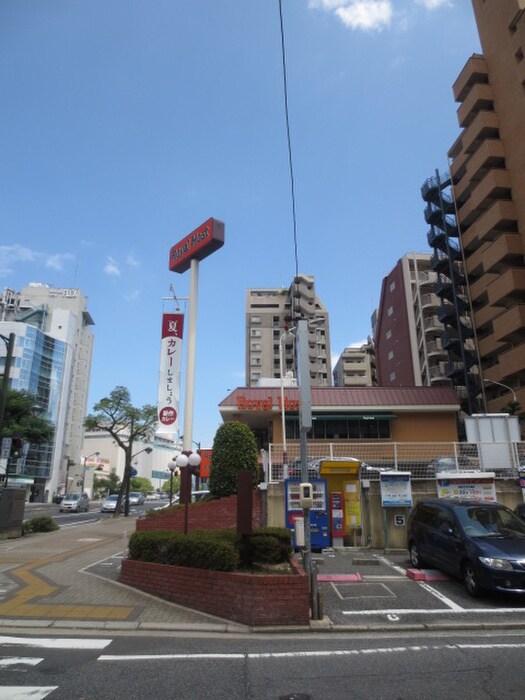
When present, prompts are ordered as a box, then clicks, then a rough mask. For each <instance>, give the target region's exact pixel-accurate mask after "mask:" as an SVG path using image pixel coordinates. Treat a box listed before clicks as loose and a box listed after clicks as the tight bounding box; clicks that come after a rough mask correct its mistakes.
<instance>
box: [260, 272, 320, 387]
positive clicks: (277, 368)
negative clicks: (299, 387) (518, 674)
mask: <svg viewBox="0 0 525 700" xmlns="http://www.w3.org/2000/svg"><path fill="white" fill-rule="evenodd" d="M299 319H306V320H307V321H312V323H311V324H309V326H308V358H309V367H310V381H311V384H312V386H331V385H332V368H331V361H330V331H329V319H328V312H327V310H326V308H325V307H324V305H323V304H322V302H321V300H320V299H319V297H318V296H317V294H316V292H315V284H314V278H313V276H312V275H297V276H296V277H295V278H294V279H293V281H292V283H291V285H290V287H288V288H286V287H284V288H281V289H248V290H247V292H246V386H251V387H254V386H257V385H258V384H259V383H260V382H261V381H262V380H265V379H266V380H267V379H279V380H280V378H281V369H282V372H283V376H286V375H288V376H293V377H297V366H296V364H297V363H296V353H295V335H294V327H295V325H296V323H297V321H298V320H299ZM314 319H315V322H314ZM287 331H289V332H287ZM281 353H282V356H281ZM281 357H282V365H283V366H282V368H281Z"/></svg>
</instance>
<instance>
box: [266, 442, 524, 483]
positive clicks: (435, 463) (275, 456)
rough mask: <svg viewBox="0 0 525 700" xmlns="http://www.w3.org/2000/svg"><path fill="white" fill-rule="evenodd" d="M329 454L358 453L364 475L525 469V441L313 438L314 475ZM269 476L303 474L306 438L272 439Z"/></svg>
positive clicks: (509, 474)
mask: <svg viewBox="0 0 525 700" xmlns="http://www.w3.org/2000/svg"><path fill="white" fill-rule="evenodd" d="M323 459H328V460H344V459H357V460H359V461H360V462H361V467H360V476H361V477H364V478H367V479H372V480H374V479H379V474H380V472H381V471H384V470H396V471H407V472H410V473H411V475H412V478H413V479H429V478H435V476H436V474H438V473H440V472H468V471H491V472H495V475H496V478H500V479H503V478H506V479H508V478H518V477H519V470H520V466H521V468H522V469H525V442H496V443H471V442H388V443H387V442H384V443H371V442H330V443H327V442H316V441H309V442H308V467H309V476H310V477H314V476H319V466H320V465H319V463H320V461H321V460H323ZM263 466H264V469H265V474H266V478H267V480H268V481H269V482H278V481H282V480H283V479H285V478H288V477H290V478H293V477H300V476H301V464H300V444H299V442H298V441H291V442H289V443H288V444H287V445H286V455H284V453H283V445H282V444H281V445H279V444H271V445H270V447H269V450H268V452H263Z"/></svg>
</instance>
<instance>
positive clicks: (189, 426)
mask: <svg viewBox="0 0 525 700" xmlns="http://www.w3.org/2000/svg"><path fill="white" fill-rule="evenodd" d="M198 291H199V261H198V260H197V259H196V258H193V259H192V260H191V264H190V295H189V297H190V298H189V307H188V350H187V353H188V354H187V358H186V385H185V387H186V388H185V391H184V433H183V438H182V448H183V450H184V451H186V452H191V443H192V436H193V406H194V394H195V354H196V347H197V294H198Z"/></svg>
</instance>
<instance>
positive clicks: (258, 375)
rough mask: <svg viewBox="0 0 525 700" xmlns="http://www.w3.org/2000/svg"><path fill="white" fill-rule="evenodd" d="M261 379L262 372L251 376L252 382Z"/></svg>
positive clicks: (253, 373)
mask: <svg viewBox="0 0 525 700" xmlns="http://www.w3.org/2000/svg"><path fill="white" fill-rule="evenodd" d="M260 378H261V373H260V372H252V373H251V374H250V379H251V381H252V382H256V381H257V380H258V379H260Z"/></svg>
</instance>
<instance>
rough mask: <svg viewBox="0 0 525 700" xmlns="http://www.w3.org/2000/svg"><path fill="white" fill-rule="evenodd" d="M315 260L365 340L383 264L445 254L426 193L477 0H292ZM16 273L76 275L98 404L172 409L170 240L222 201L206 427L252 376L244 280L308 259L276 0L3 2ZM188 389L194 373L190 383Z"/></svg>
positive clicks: (280, 274)
mask: <svg viewBox="0 0 525 700" xmlns="http://www.w3.org/2000/svg"><path fill="white" fill-rule="evenodd" d="M282 9H283V21H284V31H285V45H286V60H287V77H288V104H289V116H290V131H291V145H292V156H293V164H294V177H295V194H296V212H297V236H298V263H299V265H298V266H299V272H302V273H306V274H313V275H314V277H315V284H316V290H317V293H318V295H319V297H320V298H321V299H322V301H323V303H324V304H325V305H326V307H327V309H328V311H329V313H330V331H331V345H332V354H333V355H334V357H335V358H337V356H338V355H339V354H340V353H341V351H342V350H343V348H344V347H345V346H347V345H350V344H354V343H359V342H361V341H363V340H364V339H366V337H367V335H369V334H370V317H371V314H372V312H373V310H374V308H375V307H376V306H377V304H378V301H379V293H380V286H381V281H382V279H383V277H384V276H385V275H386V274H387V273H388V272H389V271H390V270H391V268H392V267H393V266H394V265H395V264H396V262H397V260H398V259H399V258H400V257H401V256H402V255H404V254H405V253H407V252H412V251H428V245H427V242H426V232H427V228H428V227H427V226H426V224H425V222H424V218H423V202H422V199H421V195H420V188H421V185H422V183H423V181H424V180H425V179H426V178H427V177H429V176H431V175H433V174H434V171H435V169H436V168H439V169H445V168H446V165H447V160H446V154H447V150H448V149H449V147H450V146H451V145H452V143H453V142H454V141H455V139H456V138H457V136H458V134H459V127H458V125H457V119H456V108H457V105H456V104H455V103H454V100H453V95H452V84H453V83H454V81H455V79H456V77H457V75H458V74H459V72H460V70H461V69H462V67H463V65H464V64H465V62H466V60H467V59H468V58H469V56H470V55H471V54H472V53H474V52H479V51H480V47H479V40H478V36H477V32H476V27H475V22H474V17H473V11H472V7H471V3H470V2H468V1H467V0H283V2H282ZM0 94H1V95H2V109H1V111H0V227H1V231H2V236H1V239H0V285H1V287H2V288H4V287H10V288H14V289H21V288H22V287H23V286H24V285H26V284H28V283H29V282H43V283H47V284H49V285H52V286H58V287H78V288H80V289H82V291H83V292H84V294H86V296H87V297H88V298H89V309H90V311H91V314H92V316H93V318H94V320H95V324H96V325H95V326H94V328H93V331H94V334H95V349H94V357H93V367H92V377H91V391H90V403H89V408H91V406H92V404H93V403H95V402H96V401H98V400H99V399H101V398H103V397H104V396H106V395H107V394H108V393H109V392H110V391H111V390H112V389H113V388H114V387H115V386H116V385H120V384H122V385H124V386H127V387H128V388H129V390H130V392H131V397H132V401H133V403H134V404H135V405H137V406H140V405H143V404H145V403H156V396H157V382H158V369H159V353H160V324H161V314H162V311H163V310H173V308H174V307H173V304H170V303H169V302H165V301H163V298H165V297H169V296H170V291H169V289H170V285H173V288H174V290H175V293H176V295H177V297H180V298H184V297H187V295H188V289H189V273H185V274H183V275H177V274H174V273H171V272H169V269H168V253H169V249H170V247H171V246H172V245H173V244H174V243H177V242H178V241H179V240H181V239H182V238H183V237H184V236H186V235H187V234H188V233H190V232H191V231H192V230H193V229H195V228H196V227H197V226H199V225H200V224H201V223H202V222H204V221H205V220H206V219H208V218H209V217H215V218H217V219H220V220H221V221H223V222H224V223H225V245H224V246H223V248H222V249H221V250H219V251H218V252H216V253H214V254H213V255H212V256H210V257H209V258H207V259H206V260H204V261H203V262H202V263H201V265H200V273H199V298H198V334H197V358H196V362H197V366H196V373H197V374H196V393H195V414H194V431H193V439H194V440H195V441H200V442H201V443H202V444H203V446H204V445H210V446H211V444H212V441H213V436H214V434H215V430H216V428H217V427H218V425H219V424H220V415H219V412H218V409H217V405H218V403H219V402H220V401H221V400H222V399H223V398H224V397H225V396H226V395H227V394H228V393H229V391H230V390H232V389H233V388H235V387H237V386H243V385H244V359H245V295H246V289H247V288H249V287H281V286H283V287H287V286H288V285H289V284H290V282H291V280H292V278H293V276H294V274H295V259H294V242H293V223H292V205H291V195H290V174H289V166H288V150H287V141H286V124H285V114H284V100H283V75H282V59H281V36H280V25H279V4H278V0H191V1H190V0H2V2H1V3H0ZM183 388H184V386H183Z"/></svg>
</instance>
